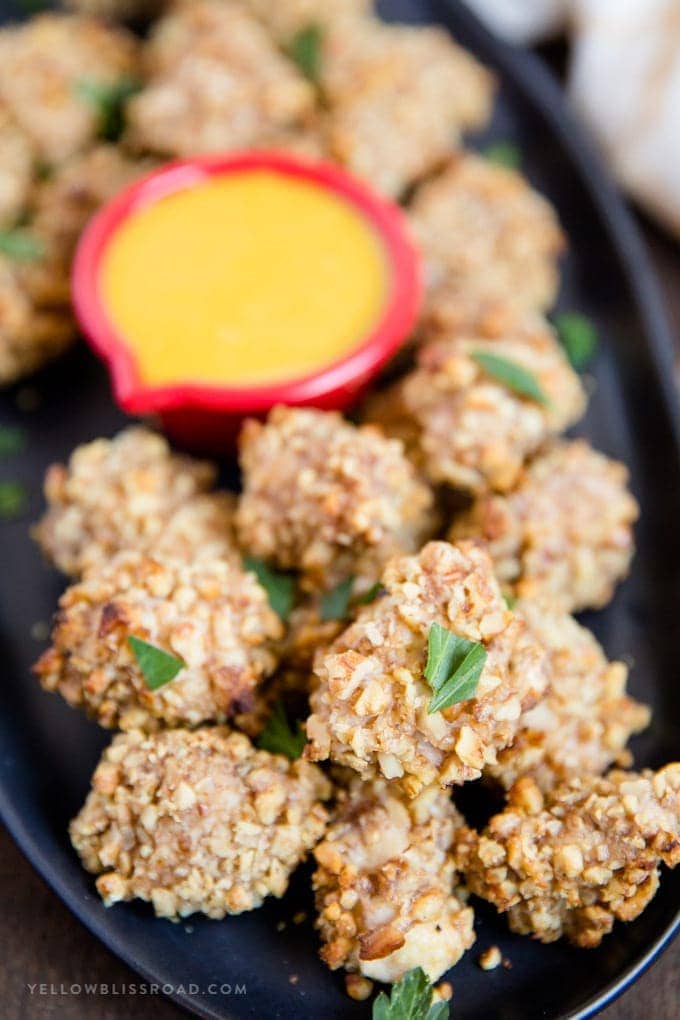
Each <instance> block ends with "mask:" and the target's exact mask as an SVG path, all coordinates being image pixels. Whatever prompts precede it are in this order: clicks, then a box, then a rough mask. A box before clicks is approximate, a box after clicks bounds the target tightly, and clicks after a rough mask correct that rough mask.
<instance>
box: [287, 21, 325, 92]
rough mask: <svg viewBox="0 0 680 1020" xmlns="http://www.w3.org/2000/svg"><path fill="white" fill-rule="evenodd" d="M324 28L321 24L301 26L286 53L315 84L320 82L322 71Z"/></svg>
mask: <svg viewBox="0 0 680 1020" xmlns="http://www.w3.org/2000/svg"><path fill="white" fill-rule="evenodd" d="M322 43H323V29H322V28H321V26H320V25H307V27H306V28H301V29H300V31H299V32H297V33H296V34H295V35H294V36H293V38H292V39H291V40H290V42H289V43H288V46H287V47H286V53H287V54H288V56H289V57H290V59H291V60H292V61H293V62H294V63H296V64H297V66H298V67H299V68H300V70H301V71H302V73H303V74H304V76H305V77H306V78H309V80H310V81H313V82H314V84H318V81H319V75H320V73H321V44H322Z"/></svg>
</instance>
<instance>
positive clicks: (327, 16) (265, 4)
mask: <svg viewBox="0 0 680 1020" xmlns="http://www.w3.org/2000/svg"><path fill="white" fill-rule="evenodd" d="M241 2H242V4H243V6H244V7H247V8H248V10H250V11H251V12H252V13H253V14H254V15H255V17H257V18H259V19H260V21H261V22H262V23H263V25H265V26H266V28H267V29H268V30H269V31H270V32H271V33H272V35H273V36H274V38H276V39H278V40H279V41H280V42H282V43H287V42H289V41H290V40H291V39H292V38H293V36H295V35H296V33H297V32H300V31H304V30H305V29H308V28H309V27H310V26H312V25H314V26H319V27H321V28H325V27H326V26H328V25H332V24H333V23H334V22H337V21H338V20H340V19H345V18H354V19H357V20H356V22H355V24H356V31H357V32H361V31H363V30H364V28H365V24H366V23H365V21H364V20H359V19H360V18H361V16H362V15H365V14H370V13H371V11H372V9H373V0H333V2H332V3H329V2H328V0H241Z"/></svg>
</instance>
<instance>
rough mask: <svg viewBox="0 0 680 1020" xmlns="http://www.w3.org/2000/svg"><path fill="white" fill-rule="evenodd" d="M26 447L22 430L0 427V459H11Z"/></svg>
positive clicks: (7, 426)
mask: <svg viewBox="0 0 680 1020" xmlns="http://www.w3.org/2000/svg"><path fill="white" fill-rule="evenodd" d="M25 445H26V432H25V431H24V429H22V428H19V427H18V426H17V427H15V428H14V427H12V426H11V425H0V457H12V456H13V455H14V454H15V453H21V451H22V450H23V448H24V446H25Z"/></svg>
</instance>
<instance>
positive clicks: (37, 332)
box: [0, 255, 75, 386]
mask: <svg viewBox="0 0 680 1020" xmlns="http://www.w3.org/2000/svg"><path fill="white" fill-rule="evenodd" d="M32 279H33V271H32V269H31V267H30V265H29V263H26V262H19V261H13V260H12V259H10V258H9V257H7V256H5V255H0V386H6V385H8V384H10V383H13V382H15V381H16V380H17V379H21V378H22V377H23V376H25V375H29V374H30V373H31V372H34V371H35V370H36V369H38V368H40V367H41V365H43V364H44V363H45V362H47V361H50V360H51V359H52V358H54V357H56V356H57V355H59V354H61V353H62V351H64V350H65V349H66V348H67V347H69V346H70V344H71V342H72V341H73V338H74V336H75V326H74V323H73V318H72V316H71V313H70V311H69V310H68V309H66V308H64V306H63V305H62V304H61V303H60V304H59V305H58V306H57V307H50V306H49V305H48V306H43V305H41V303H40V302H37V301H36V300H35V295H34V293H33V286H32Z"/></svg>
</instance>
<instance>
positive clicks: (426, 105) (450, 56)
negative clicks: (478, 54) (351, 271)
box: [320, 19, 493, 196]
mask: <svg viewBox="0 0 680 1020" xmlns="http://www.w3.org/2000/svg"><path fill="white" fill-rule="evenodd" d="M320 83H321V87H322V90H323V93H324V96H325V98H326V100H327V104H328V108H329V115H328V122H329V127H328V136H329V144H330V150H331V152H332V154H333V155H334V157H335V158H336V159H337V160H339V161H340V162H341V163H344V164H345V165H346V166H347V167H348V168H349V169H350V170H352V171H353V172H354V173H356V174H358V175H359V176H361V177H365V178H367V179H368V180H369V181H370V182H371V184H372V185H373V187H377V188H378V189H380V190H381V191H383V192H385V193H386V194H388V195H392V196H398V195H400V194H401V193H402V192H403V191H404V190H405V189H406V188H407V187H408V186H409V185H410V184H412V183H413V182H414V181H416V180H418V179H419V178H421V177H423V176H424V175H425V174H426V173H428V172H430V171H431V170H432V169H433V168H434V167H436V166H437V164H438V163H440V162H442V161H443V160H444V159H445V158H446V157H447V156H448V154H449V152H450V151H451V148H452V146H454V145H455V144H456V143H457V142H458V141H459V140H460V135H461V133H462V132H464V131H466V130H471V129H474V128H480V127H482V126H483V125H484V124H485V123H486V122H487V120H488V119H489V117H490V116H491V104H492V99H493V78H492V76H491V75H490V74H489V72H488V71H487V70H486V69H485V68H483V67H482V66H481V64H479V63H478V62H477V61H476V60H475V59H474V58H473V57H472V56H471V55H470V54H469V53H466V52H465V50H462V49H460V47H458V46H456V45H455V43H454V42H453V41H452V40H451V37H450V36H449V34H448V33H447V32H445V31H444V30H443V29H440V28H426V27H423V26H418V27H417V28H414V27H408V26H405V25H387V24H383V23H381V22H379V21H377V20H372V19H365V20H364V21H362V22H360V23H359V24H357V23H356V22H354V21H352V20H346V21H339V22H337V23H336V24H333V25H331V27H330V29H329V30H328V31H327V32H326V33H325V35H324V45H323V54H322V59H321V68H320Z"/></svg>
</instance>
